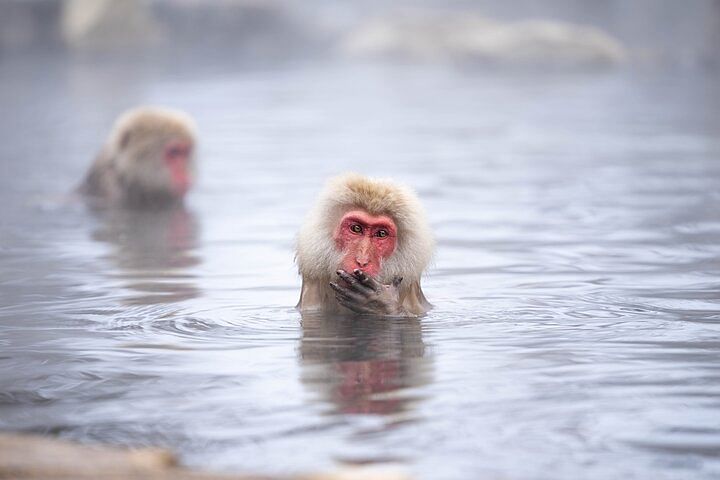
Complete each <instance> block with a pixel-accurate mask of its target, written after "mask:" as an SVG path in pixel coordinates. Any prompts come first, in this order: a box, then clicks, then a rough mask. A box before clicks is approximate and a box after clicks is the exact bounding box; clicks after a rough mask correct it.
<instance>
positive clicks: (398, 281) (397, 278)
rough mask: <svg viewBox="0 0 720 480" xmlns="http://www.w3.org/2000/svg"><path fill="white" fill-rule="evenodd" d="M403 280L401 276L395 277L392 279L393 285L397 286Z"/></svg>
mask: <svg viewBox="0 0 720 480" xmlns="http://www.w3.org/2000/svg"><path fill="white" fill-rule="evenodd" d="M402 281H403V277H395V278H394V279H393V281H392V284H393V287H399V286H400V282H402Z"/></svg>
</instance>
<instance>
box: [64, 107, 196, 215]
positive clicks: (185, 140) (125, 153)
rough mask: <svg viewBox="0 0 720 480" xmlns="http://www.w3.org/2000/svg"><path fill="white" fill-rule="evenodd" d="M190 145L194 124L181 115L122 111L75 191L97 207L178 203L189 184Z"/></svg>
mask: <svg viewBox="0 0 720 480" xmlns="http://www.w3.org/2000/svg"><path fill="white" fill-rule="evenodd" d="M195 143H196V141H195V126H194V122H193V121H192V119H191V118H190V117H189V116H187V115H186V114H184V113H182V112H178V111H174V110H168V109H162V108H151V107H141V108H137V109H133V110H130V111H128V112H125V113H124V114H123V115H121V116H120V118H119V119H118V120H117V122H116V123H115V126H114V127H113V129H112V131H111V133H110V136H109V138H108V139H107V141H106V143H105V145H104V146H103V147H102V149H101V150H100V153H99V154H98V156H97V158H96V159H95V161H94V163H93V164H92V166H91V167H90V171H89V172H88V173H87V176H86V177H85V179H84V180H83V182H82V184H81V185H80V187H79V189H78V190H79V192H80V193H82V194H84V195H86V197H88V199H89V200H90V201H91V202H92V203H94V204H96V205H100V206H106V205H108V204H112V205H124V206H131V207H149V206H162V205H168V204H177V203H180V202H181V201H182V199H183V197H184V196H185V194H186V193H187V191H188V190H189V189H190V186H191V185H192V180H193V167H194V150H195Z"/></svg>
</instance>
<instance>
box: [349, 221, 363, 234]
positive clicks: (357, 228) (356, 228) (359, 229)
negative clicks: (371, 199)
mask: <svg viewBox="0 0 720 480" xmlns="http://www.w3.org/2000/svg"><path fill="white" fill-rule="evenodd" d="M350 231H351V232H353V233H362V227H361V226H360V225H358V224H357V223H353V224H352V225H350Z"/></svg>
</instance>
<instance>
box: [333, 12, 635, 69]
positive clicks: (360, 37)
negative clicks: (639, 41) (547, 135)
mask: <svg viewBox="0 0 720 480" xmlns="http://www.w3.org/2000/svg"><path fill="white" fill-rule="evenodd" d="M341 49H342V51H344V52H345V53H346V54H349V55H352V56H361V57H379V58H386V59H392V60H402V61H418V62H456V63H481V64H492V65H505V66H531V67H548V66H549V67H589V66H609V65H617V64H620V63H623V62H625V61H626V60H627V56H628V55H627V52H626V49H625V48H624V47H623V46H622V45H621V44H620V42H619V41H617V40H615V39H614V38H612V37H611V36H610V35H608V34H606V33H604V32H602V31H600V30H599V29H596V28H593V27H586V26H581V25H574V24H569V23H562V22H557V21H550V20H533V21H522V22H515V23H503V22H499V21H496V20H492V19H489V18H485V17H482V16H480V15H477V14H474V13H444V14H437V13H435V14H430V13H418V12H412V13H408V12H406V13H405V14H401V15H394V16H389V17H383V18H378V19H375V20H372V21H370V22H369V23H367V24H365V25H362V26H360V27H359V28H358V29H356V30H354V31H352V32H351V33H350V34H349V35H348V36H347V37H346V38H345V39H344V41H343V42H342V46H341Z"/></svg>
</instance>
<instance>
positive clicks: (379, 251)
mask: <svg viewBox="0 0 720 480" xmlns="http://www.w3.org/2000/svg"><path fill="white" fill-rule="evenodd" d="M334 240H335V245H336V247H337V249H338V250H339V251H340V252H342V260H341V265H340V266H339V267H340V268H341V269H343V270H345V271H346V272H352V271H353V270H355V269H360V270H362V271H363V272H365V273H366V274H367V275H369V276H371V277H377V276H378V275H379V274H380V272H381V270H382V265H383V262H384V261H385V260H386V259H387V258H389V257H390V255H392V253H393V252H394V251H395V246H396V243H397V227H396V226H395V222H394V221H393V220H392V219H391V218H390V217H388V216H386V215H371V214H369V213H368V212H366V211H364V210H351V211H349V212H347V213H346V214H345V215H343V217H342V219H341V220H340V223H339V225H338V228H337V230H336V231H335V235H334Z"/></svg>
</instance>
